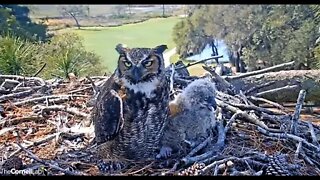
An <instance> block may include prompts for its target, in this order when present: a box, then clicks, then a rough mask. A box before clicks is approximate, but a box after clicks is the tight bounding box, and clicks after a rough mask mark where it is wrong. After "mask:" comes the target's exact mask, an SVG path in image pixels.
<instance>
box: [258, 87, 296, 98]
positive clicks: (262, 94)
mask: <svg viewBox="0 0 320 180" xmlns="http://www.w3.org/2000/svg"><path fill="white" fill-rule="evenodd" d="M298 87H299V86H298V85H292V86H289V85H287V86H284V87H279V88H276V89H271V90H267V91H263V92H259V93H257V94H256V96H265V95H266V94H274V93H275V92H284V91H287V90H289V89H295V88H298Z"/></svg>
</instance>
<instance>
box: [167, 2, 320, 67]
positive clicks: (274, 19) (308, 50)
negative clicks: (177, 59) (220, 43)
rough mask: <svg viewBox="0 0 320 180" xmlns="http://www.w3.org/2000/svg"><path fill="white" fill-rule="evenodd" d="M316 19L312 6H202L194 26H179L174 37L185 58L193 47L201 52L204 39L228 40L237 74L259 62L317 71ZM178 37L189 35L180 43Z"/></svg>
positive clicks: (192, 18)
mask: <svg viewBox="0 0 320 180" xmlns="http://www.w3.org/2000/svg"><path fill="white" fill-rule="evenodd" d="M316 17H317V14H316V13H315V11H314V10H312V6H311V5H215V6H210V5H200V6H197V8H195V9H194V11H193V13H192V15H191V16H190V17H189V18H188V19H189V20H188V21H189V23H190V24H189V25H184V26H182V24H181V23H180V24H177V26H176V27H175V30H174V34H173V36H174V40H175V42H176V44H177V49H179V50H180V52H179V53H181V54H185V53H186V52H187V51H188V46H189V44H190V43H193V45H194V47H195V48H194V49H195V50H197V52H201V51H202V50H203V48H204V47H205V46H204V45H203V44H204V43H206V41H205V40H206V38H200V37H201V36H202V37H212V38H214V39H220V40H224V41H225V43H226V44H227V46H228V48H229V50H230V51H231V53H230V54H231V59H230V60H231V62H232V63H233V64H234V65H235V66H236V69H237V71H240V70H241V62H242V61H244V62H245V63H246V64H247V66H255V64H256V62H257V61H258V60H263V61H265V62H266V64H267V66H271V65H275V64H279V63H282V62H288V61H293V60H294V61H296V64H301V63H302V64H305V65H306V66H308V67H309V68H314V67H315V66H314V64H315V61H316V59H315V55H314V49H315V43H314V42H315V41H316V39H317V33H318V28H319V21H317V18H316ZM178 34H185V35H182V36H181V39H180V38H179V37H178V36H177V35H178ZM194 39H203V40H199V41H194Z"/></svg>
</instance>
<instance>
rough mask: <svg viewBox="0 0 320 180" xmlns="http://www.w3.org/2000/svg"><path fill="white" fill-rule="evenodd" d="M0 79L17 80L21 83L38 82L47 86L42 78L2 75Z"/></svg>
mask: <svg viewBox="0 0 320 180" xmlns="http://www.w3.org/2000/svg"><path fill="white" fill-rule="evenodd" d="M0 79H16V80H18V81H19V80H20V81H38V82H39V84H38V85H45V84H46V83H45V81H44V80H43V79H42V78H39V77H24V76H18V75H4V74H0Z"/></svg>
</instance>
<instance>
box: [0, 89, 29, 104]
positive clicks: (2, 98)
mask: <svg viewBox="0 0 320 180" xmlns="http://www.w3.org/2000/svg"><path fill="white" fill-rule="evenodd" d="M33 92H34V90H33V89H30V90H26V91H22V92H17V93H12V94H7V95H3V96H0V102H3V101H7V100H11V99H14V98H22V97H26V96H29V95H30V94H32V93H33Z"/></svg>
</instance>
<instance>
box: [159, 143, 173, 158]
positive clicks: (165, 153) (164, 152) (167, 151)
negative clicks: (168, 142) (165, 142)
mask: <svg viewBox="0 0 320 180" xmlns="http://www.w3.org/2000/svg"><path fill="white" fill-rule="evenodd" d="M171 155H172V148H170V147H168V146H162V147H161V149H160V152H159V154H157V156H156V158H157V159H161V158H165V159H166V158H168V157H170V156H171Z"/></svg>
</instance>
